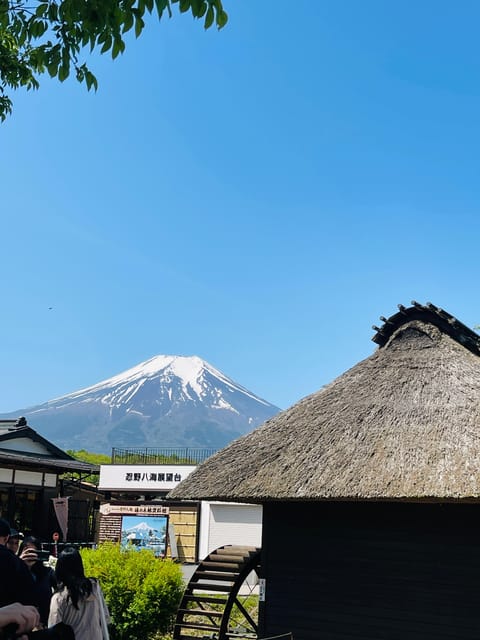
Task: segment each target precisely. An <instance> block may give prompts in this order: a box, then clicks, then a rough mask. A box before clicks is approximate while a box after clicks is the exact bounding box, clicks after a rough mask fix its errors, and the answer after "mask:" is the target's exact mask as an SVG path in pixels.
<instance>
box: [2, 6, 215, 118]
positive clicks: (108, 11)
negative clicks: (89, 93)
mask: <svg viewBox="0 0 480 640" xmlns="http://www.w3.org/2000/svg"><path fill="white" fill-rule="evenodd" d="M173 5H178V8H179V10H180V12H181V13H187V12H188V13H190V14H191V15H192V16H193V17H194V18H197V19H201V20H203V25H204V27H205V29H208V28H210V27H211V26H212V25H213V24H215V25H216V26H217V27H218V28H219V29H221V28H222V27H223V26H225V24H226V23H227V20H228V16H227V14H226V12H225V11H224V9H223V6H222V0H0V119H1V120H2V121H3V120H5V118H6V117H7V115H8V114H10V113H11V112H12V101H11V99H10V97H9V96H8V95H7V93H6V92H7V91H8V90H9V89H17V88H19V87H24V88H26V89H27V90H30V89H37V88H38V87H39V81H38V76H39V75H41V74H42V73H48V74H49V75H50V76H51V77H52V78H58V80H60V82H63V81H64V80H66V78H68V77H69V75H70V73H71V72H72V71H73V72H74V74H75V76H76V79H77V80H78V81H79V82H83V83H84V84H85V85H86V87H87V89H88V90H90V89H92V88H93V89H95V90H96V89H97V79H96V78H95V76H94V75H93V73H92V72H91V71H90V69H89V68H88V67H87V65H86V63H85V62H84V61H83V60H81V56H82V55H84V54H85V52H86V51H87V50H88V49H89V50H90V52H92V51H94V50H96V51H99V52H100V53H110V54H111V56H112V58H116V57H117V56H118V55H119V54H120V53H123V51H124V50H125V34H126V33H128V32H129V31H130V30H132V29H133V30H134V32H135V35H136V37H137V38H138V36H139V35H140V34H141V33H142V30H143V28H144V27H145V18H146V15H148V14H154V13H155V14H156V15H157V16H158V19H159V20H160V19H161V18H162V17H163V16H164V15H165V14H166V15H168V16H170V17H171V16H172V7H173Z"/></svg>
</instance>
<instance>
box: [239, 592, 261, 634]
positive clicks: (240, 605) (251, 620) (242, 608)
mask: <svg viewBox="0 0 480 640" xmlns="http://www.w3.org/2000/svg"><path fill="white" fill-rule="evenodd" d="M235 605H236V606H237V608H238V609H239V610H240V611H241V612H242V614H243V616H244V618H245V620H246V621H247V622H248V623H249V624H250V626H251V627H252V629H253V631H255V632H257V631H258V625H257V623H256V622H255V621H254V620H253V619H252V617H251V616H250V614H249V612H248V611H247V610H246V609H245V607H244V606H243V603H242V602H240V600H239V599H238V598H237V599H236V600H235Z"/></svg>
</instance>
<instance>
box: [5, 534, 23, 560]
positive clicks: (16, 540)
mask: <svg viewBox="0 0 480 640" xmlns="http://www.w3.org/2000/svg"><path fill="white" fill-rule="evenodd" d="M20 540H23V534H22V533H20V531H17V530H16V529H10V535H9V537H8V540H7V544H6V547H7V549H10V551H12V552H13V553H14V554H15V555H16V554H17V553H18V547H19V546H20Z"/></svg>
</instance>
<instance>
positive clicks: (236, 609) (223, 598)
mask: <svg viewBox="0 0 480 640" xmlns="http://www.w3.org/2000/svg"><path fill="white" fill-rule="evenodd" d="M259 569H260V549H259V548H258V547H242V546H236V545H229V546H224V547H219V548H218V549H216V550H215V551H213V552H212V553H210V554H209V555H208V556H207V557H206V558H205V560H202V562H201V563H200V564H199V565H198V567H197V569H196V571H195V573H194V574H193V576H192V577H191V579H190V582H189V583H188V585H187V588H186V589H185V593H184V594H183V598H182V601H181V603H180V607H179V609H178V612H177V619H176V622H175V627H174V632H173V638H174V640H190V639H193V640H198V638H211V639H214V640H231V639H232V638H251V639H256V638H257V637H258V626H257V622H258V595H252V594H253V593H254V588H255V586H256V585H257V584H258V577H259ZM247 599H249V600H250V604H249V606H248V607H247ZM252 601H253V612H252Z"/></svg>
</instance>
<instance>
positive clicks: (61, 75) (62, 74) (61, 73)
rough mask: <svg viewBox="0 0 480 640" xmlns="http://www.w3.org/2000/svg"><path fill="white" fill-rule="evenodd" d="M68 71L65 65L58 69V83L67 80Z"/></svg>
mask: <svg viewBox="0 0 480 640" xmlns="http://www.w3.org/2000/svg"><path fill="white" fill-rule="evenodd" d="M69 73H70V70H69V68H68V66H67V65H66V64H62V65H61V67H60V69H59V70H58V79H59V80H60V82H63V81H64V80H66V79H67V78H68V75H69Z"/></svg>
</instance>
